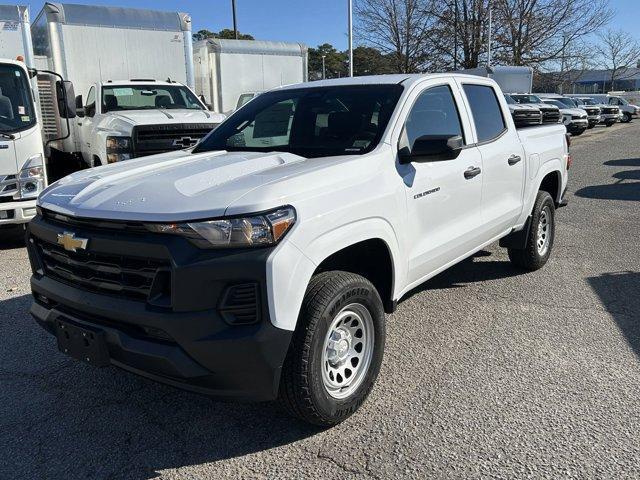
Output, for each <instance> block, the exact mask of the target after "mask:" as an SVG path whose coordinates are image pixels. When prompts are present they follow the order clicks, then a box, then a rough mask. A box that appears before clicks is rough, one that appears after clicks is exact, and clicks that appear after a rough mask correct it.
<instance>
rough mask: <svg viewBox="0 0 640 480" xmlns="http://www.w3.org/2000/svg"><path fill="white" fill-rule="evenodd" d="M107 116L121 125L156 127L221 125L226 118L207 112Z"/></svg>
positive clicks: (133, 112) (163, 111)
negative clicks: (193, 124)
mask: <svg viewBox="0 0 640 480" xmlns="http://www.w3.org/2000/svg"><path fill="white" fill-rule="evenodd" d="M107 115H109V116H110V117H112V118H113V119H114V120H118V121H119V122H121V123H125V124H129V125H130V126H131V127H133V126H135V125H157V124H166V123H215V124H218V123H221V122H222V121H223V120H224V119H225V118H226V117H225V116H224V115H223V114H221V113H215V112H209V111H208V110H187V109H184V110H182V109H180V110H177V109H176V110H174V109H170V110H166V109H159V110H124V111H122V112H109V113H108V114H107Z"/></svg>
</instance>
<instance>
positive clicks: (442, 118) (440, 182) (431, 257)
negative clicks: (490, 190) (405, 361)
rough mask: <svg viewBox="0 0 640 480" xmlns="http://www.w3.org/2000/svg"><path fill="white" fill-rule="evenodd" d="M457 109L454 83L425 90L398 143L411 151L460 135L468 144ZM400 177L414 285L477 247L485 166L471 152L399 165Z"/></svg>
mask: <svg viewBox="0 0 640 480" xmlns="http://www.w3.org/2000/svg"><path fill="white" fill-rule="evenodd" d="M459 105H461V96H460V93H459V91H458V89H457V87H456V85H455V84H454V83H453V82H451V83H450V82H447V81H445V82H440V84H434V85H432V86H428V87H426V88H424V89H423V90H422V91H420V92H419V93H418V95H417V97H416V98H415V101H414V103H413V106H412V107H411V110H410V112H409V114H408V115H407V118H406V122H405V125H404V130H403V134H402V136H401V140H400V143H401V144H402V143H405V144H406V145H409V146H411V145H413V142H414V141H415V139H417V138H419V137H421V136H423V135H438V136H440V135H446V136H456V135H460V136H462V137H463V138H464V139H465V141H467V140H468V139H470V134H469V132H468V131H467V132H465V129H464V128H463V122H462V119H461V118H460V115H459V111H460V108H459V107H458V106H459ZM401 146H402V145H401ZM398 171H399V173H400V174H401V175H402V179H403V182H404V185H405V192H406V198H407V229H406V230H405V231H406V232H407V234H406V237H405V238H404V239H403V240H404V246H405V249H406V251H407V253H408V255H407V257H408V269H407V271H408V278H407V280H408V283H409V284H410V285H415V284H417V283H420V281H421V280H423V279H424V278H425V277H427V276H430V275H432V274H433V273H434V272H436V271H438V270H440V269H442V268H443V267H445V266H446V265H447V264H448V263H450V262H452V261H454V260H456V259H457V258H459V257H460V256H462V255H464V254H465V253H467V252H468V251H469V250H471V249H472V248H473V247H474V245H476V244H477V241H478V240H477V239H478V237H479V235H480V231H479V230H480V227H481V207H480V204H481V193H482V177H483V175H482V161H481V157H480V154H479V153H478V150H477V148H475V147H473V146H469V147H467V148H464V149H463V150H462V151H461V153H460V155H459V156H458V157H457V158H455V159H453V160H439V161H429V162H412V163H410V164H406V165H402V164H399V165H398Z"/></svg>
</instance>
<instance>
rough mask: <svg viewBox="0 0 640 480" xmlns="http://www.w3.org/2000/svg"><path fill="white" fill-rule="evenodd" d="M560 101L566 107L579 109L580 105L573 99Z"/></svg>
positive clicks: (565, 98)
mask: <svg viewBox="0 0 640 480" xmlns="http://www.w3.org/2000/svg"><path fill="white" fill-rule="evenodd" d="M558 101H559V102H562V103H563V104H564V105H565V106H566V107H569V108H578V104H577V103H576V102H575V101H574V100H573V98H568V97H562V98H559V99H558Z"/></svg>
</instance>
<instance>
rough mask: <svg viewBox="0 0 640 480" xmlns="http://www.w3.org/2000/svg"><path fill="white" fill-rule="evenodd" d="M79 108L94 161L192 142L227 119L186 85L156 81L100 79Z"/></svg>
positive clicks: (85, 148)
mask: <svg viewBox="0 0 640 480" xmlns="http://www.w3.org/2000/svg"><path fill="white" fill-rule="evenodd" d="M83 103H84V104H83ZM77 107H78V108H77V110H76V113H77V115H78V116H79V117H81V118H79V119H78V122H77V124H78V133H79V137H80V151H81V153H82V156H83V158H84V161H85V162H86V163H87V164H88V165H90V166H99V165H105V164H107V163H114V162H119V161H122V160H129V159H131V158H134V157H142V156H145V155H153V154H156V153H161V152H168V151H171V150H179V149H184V148H189V147H193V146H194V145H195V144H196V143H198V141H200V139H201V138H203V137H204V136H205V135H207V134H208V133H209V132H210V131H211V130H213V129H214V128H216V127H217V126H218V125H219V124H220V123H221V122H222V121H223V120H224V118H225V116H224V115H223V114H220V113H214V112H210V111H208V110H207V107H206V106H205V105H204V104H203V103H202V101H201V100H200V99H199V98H198V97H196V95H195V94H194V93H193V91H191V89H189V88H188V87H187V86H186V85H182V84H179V83H175V82H160V81H156V80H126V81H106V82H97V83H95V84H93V85H91V87H90V88H89V91H88V93H87V97H86V100H85V101H84V102H83V101H82V97H78V99H77Z"/></svg>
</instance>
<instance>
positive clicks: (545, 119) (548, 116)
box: [542, 109, 560, 123]
mask: <svg viewBox="0 0 640 480" xmlns="http://www.w3.org/2000/svg"><path fill="white" fill-rule="evenodd" d="M559 121H560V110H555V109H553V110H542V123H558V122H559Z"/></svg>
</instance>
